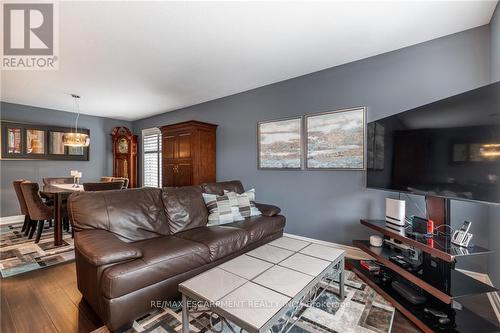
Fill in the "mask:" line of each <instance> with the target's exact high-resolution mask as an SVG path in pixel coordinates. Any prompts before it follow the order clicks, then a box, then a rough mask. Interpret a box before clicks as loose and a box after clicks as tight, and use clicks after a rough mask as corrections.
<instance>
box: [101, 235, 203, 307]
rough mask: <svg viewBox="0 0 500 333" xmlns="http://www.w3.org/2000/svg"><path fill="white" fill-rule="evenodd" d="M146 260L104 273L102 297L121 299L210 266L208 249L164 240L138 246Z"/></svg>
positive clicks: (144, 242) (152, 240)
mask: <svg viewBox="0 0 500 333" xmlns="http://www.w3.org/2000/svg"><path fill="white" fill-rule="evenodd" d="M134 246H135V247H137V248H139V249H140V250H141V252H142V258H140V259H135V260H132V261H129V262H126V263H123V264H118V265H114V266H112V267H110V268H108V269H106V270H105V271H104V272H103V276H102V283H101V288H102V293H103V295H104V296H105V297H107V298H114V297H119V296H122V295H125V294H128V293H130V292H133V291H135V290H138V289H141V288H144V287H147V286H149V285H152V284H154V283H157V282H160V281H163V280H164V279H167V278H169V277H172V276H175V275H177V274H181V273H184V272H187V271H189V270H192V269H195V268H198V267H200V266H203V265H205V264H207V263H209V262H210V259H209V257H210V254H209V251H208V248H207V247H206V246H205V245H203V244H201V243H197V242H192V241H190V240H186V239H181V238H176V237H173V236H164V237H158V238H154V239H148V240H145V241H142V242H136V243H134Z"/></svg>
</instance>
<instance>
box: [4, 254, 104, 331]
mask: <svg viewBox="0 0 500 333" xmlns="http://www.w3.org/2000/svg"><path fill="white" fill-rule="evenodd" d="M1 298H2V303H1V305H2V308H1V323H2V326H1V332H60V333H69V332H81V333H84V332H90V331H93V330H95V329H96V328H98V327H100V326H102V322H101V321H100V319H99V318H98V317H97V316H96V315H95V314H94V312H93V311H92V309H90V307H89V306H88V305H87V303H85V302H84V301H82V295H81V294H80V292H79V291H78V289H77V287H76V272H75V264H74V263H68V264H62V265H58V266H53V267H50V268H47V269H41V270H37V271H33V272H30V273H26V274H22V275H19V276H14V277H11V278H6V279H2V280H1Z"/></svg>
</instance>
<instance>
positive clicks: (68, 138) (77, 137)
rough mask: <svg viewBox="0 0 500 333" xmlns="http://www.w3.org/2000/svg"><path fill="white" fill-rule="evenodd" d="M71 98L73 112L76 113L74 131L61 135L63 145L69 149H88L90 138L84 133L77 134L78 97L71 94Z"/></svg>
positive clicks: (78, 116)
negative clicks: (73, 107)
mask: <svg viewBox="0 0 500 333" xmlns="http://www.w3.org/2000/svg"><path fill="white" fill-rule="evenodd" d="M71 97H73V100H74V102H75V110H76V112H77V115H76V121H75V131H74V132H67V133H64V134H63V138H62V141H63V145H65V146H69V147H88V145H89V144H90V137H89V136H88V135H87V134H85V133H79V132H78V118H80V104H79V102H78V101H79V100H80V96H79V95H75V94H71Z"/></svg>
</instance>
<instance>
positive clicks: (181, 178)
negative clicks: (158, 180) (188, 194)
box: [175, 163, 193, 186]
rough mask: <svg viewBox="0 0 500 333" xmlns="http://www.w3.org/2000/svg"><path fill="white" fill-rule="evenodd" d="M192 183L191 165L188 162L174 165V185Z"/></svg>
mask: <svg viewBox="0 0 500 333" xmlns="http://www.w3.org/2000/svg"><path fill="white" fill-rule="evenodd" d="M192 184H193V166H192V164H189V163H179V164H177V165H176V174H175V186H187V185H192Z"/></svg>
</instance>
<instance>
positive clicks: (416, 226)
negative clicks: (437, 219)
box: [411, 215, 434, 236]
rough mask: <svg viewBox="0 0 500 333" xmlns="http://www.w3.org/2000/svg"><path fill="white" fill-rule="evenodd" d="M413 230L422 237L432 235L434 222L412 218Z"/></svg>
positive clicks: (417, 217) (421, 218) (416, 217)
mask: <svg viewBox="0 0 500 333" xmlns="http://www.w3.org/2000/svg"><path fill="white" fill-rule="evenodd" d="M411 223H412V227H413V228H412V229H413V232H414V233H418V234H421V235H431V236H432V234H433V233H434V221H432V220H430V219H424V218H423V217H419V216H415V215H414V216H412V217H411Z"/></svg>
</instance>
